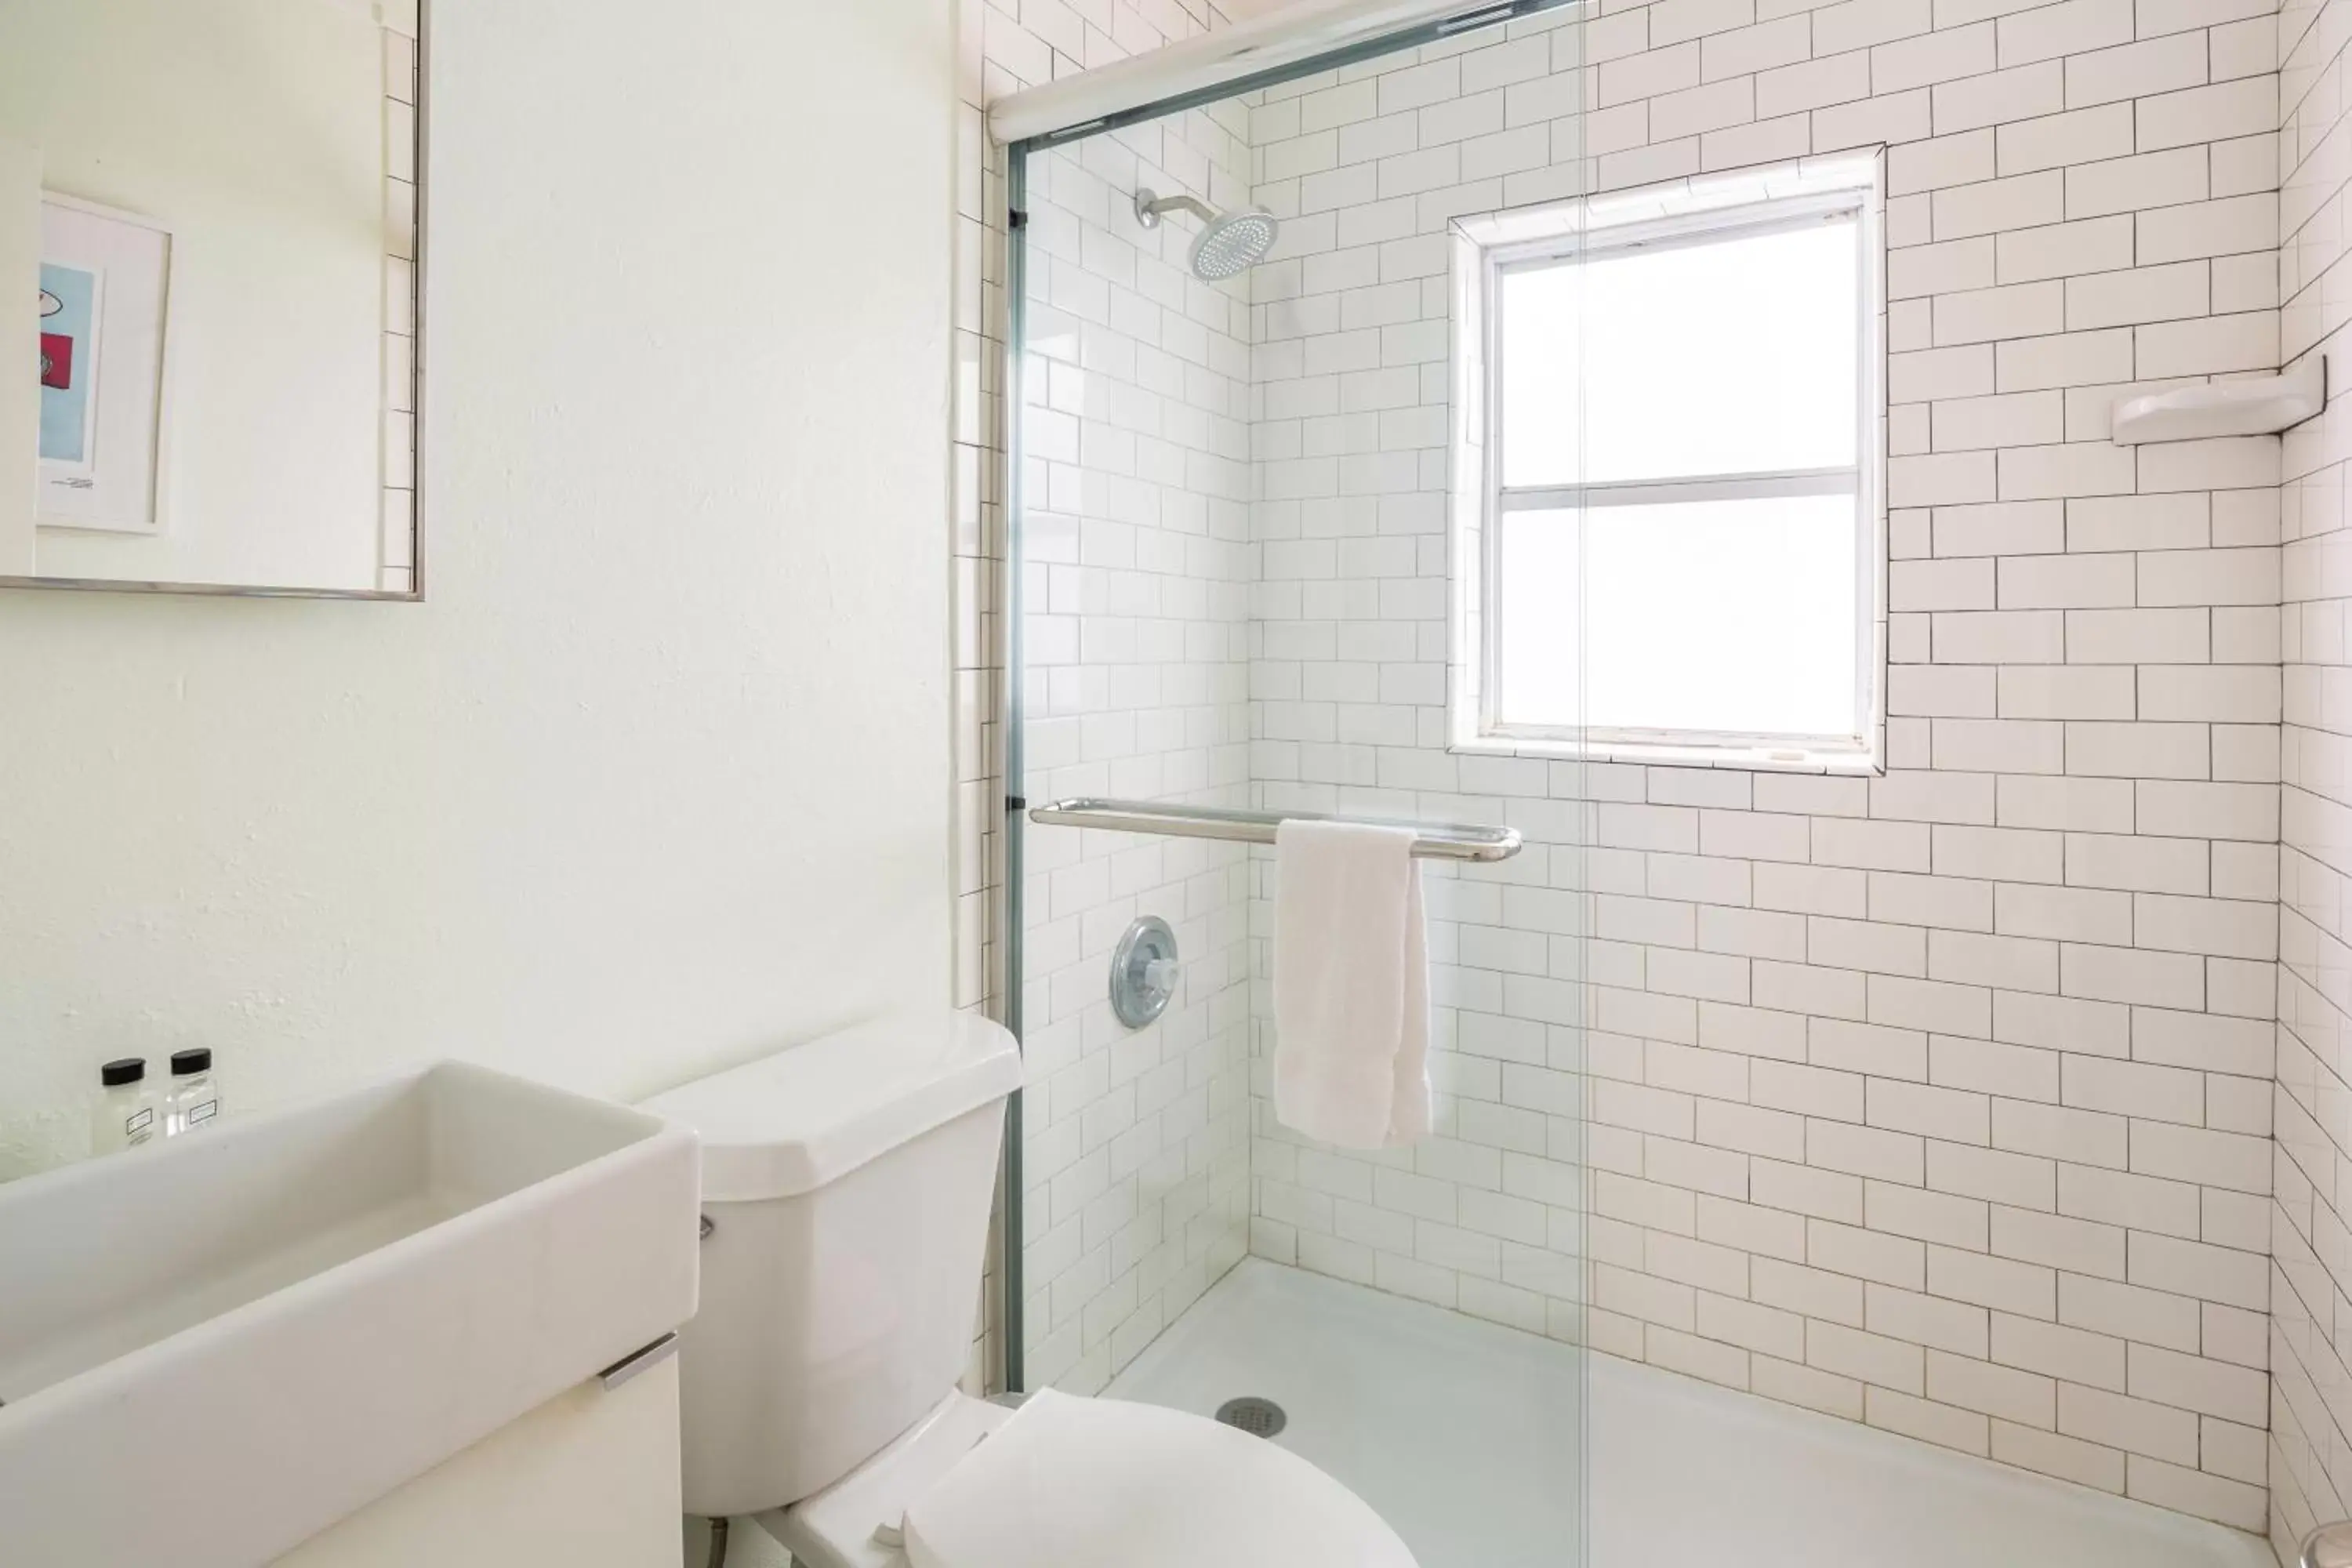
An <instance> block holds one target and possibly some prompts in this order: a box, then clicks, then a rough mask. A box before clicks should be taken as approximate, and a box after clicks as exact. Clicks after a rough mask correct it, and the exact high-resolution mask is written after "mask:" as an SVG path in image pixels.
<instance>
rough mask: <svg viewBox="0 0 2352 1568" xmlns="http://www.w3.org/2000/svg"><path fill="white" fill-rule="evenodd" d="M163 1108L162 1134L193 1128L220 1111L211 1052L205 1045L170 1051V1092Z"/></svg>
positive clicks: (207, 1120) (168, 1134)
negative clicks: (169, 1097)
mask: <svg viewBox="0 0 2352 1568" xmlns="http://www.w3.org/2000/svg"><path fill="white" fill-rule="evenodd" d="M167 1106H168V1109H167V1110H165V1112H164V1117H163V1131H164V1133H165V1135H166V1136H169V1137H177V1136H179V1134H181V1133H183V1132H194V1131H196V1130H197V1129H198V1128H200V1127H203V1126H205V1125H206V1124H207V1123H209V1122H210V1121H212V1119H213V1118H214V1117H215V1116H218V1115H219V1114H220V1088H219V1086H218V1085H217V1084H215V1083H214V1081H213V1053H212V1051H211V1049H210V1048H209V1047H204V1046H198V1047H195V1048H194V1049H193V1050H185V1051H173V1053H172V1096H171V1099H170V1100H169V1101H168V1102H167Z"/></svg>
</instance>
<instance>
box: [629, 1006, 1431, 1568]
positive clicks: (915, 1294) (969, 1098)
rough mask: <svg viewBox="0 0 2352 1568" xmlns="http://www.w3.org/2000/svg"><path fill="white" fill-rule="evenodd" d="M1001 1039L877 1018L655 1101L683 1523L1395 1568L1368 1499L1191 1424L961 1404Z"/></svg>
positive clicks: (869, 1560) (933, 1567) (1058, 1403)
mask: <svg viewBox="0 0 2352 1568" xmlns="http://www.w3.org/2000/svg"><path fill="white" fill-rule="evenodd" d="M1020 1081H1021V1062H1020V1058H1019V1056H1018V1055H1017V1053H1016V1050H1015V1047H1014V1046H1013V1039H1012V1037H1010V1036H1009V1035H1007V1034H1006V1033H1005V1032H1004V1031H1003V1029H1001V1028H999V1027H998V1026H995V1025H993V1024H991V1023H989V1022H987V1021H986V1020H984V1019H981V1018H977V1017H973V1016H971V1015H968V1014H950V1013H942V1014H938V1015H931V1016H919V1017H914V1018H896V1019H890V1020H887V1021H883V1022H879V1023H874V1024H867V1025H863V1026H859V1027H857V1028H854V1029H848V1030H845V1031H843V1032H842V1033H840V1034H836V1035H828V1036H826V1037H824V1038H823V1039H820V1040H816V1041H814V1042H812V1043H810V1044H808V1045H804V1046H799V1047H794V1048H793V1049H791V1050H787V1051H783V1052H781V1053H779V1054H778V1055H775V1056H772V1057H768V1058H762V1059H761V1060H759V1061H755V1062H751V1063H749V1064H747V1065H745V1066H743V1067H740V1068H734V1069H732V1070H731V1071H728V1072H723V1073H719V1074H718V1075H716V1076H714V1077H711V1078H707V1079H698V1080H697V1081H696V1082H693V1083H689V1084H688V1085H686V1086H684V1087H683V1088H680V1089H672V1090H671V1091H670V1092H668V1093H667V1094H664V1095H661V1096H659V1097H658V1098H656V1099H655V1100H649V1101H647V1102H646V1109H648V1110H655V1111H658V1112H660V1113H661V1114H663V1115H665V1116H667V1117H670V1118H671V1119H673V1120H675V1121H681V1122H684V1123H686V1124H687V1125H688V1126H690V1127H692V1128H694V1129H695V1130H696V1131H698V1132H699V1133H700V1134H701V1136H702V1199H703V1205H702V1206H703V1214H704V1215H705V1217H706V1218H707V1220H708V1221H709V1227H708V1233H707V1235H706V1236H705V1237H704V1240H703V1243H702V1305H701V1310H700V1311H699V1312H698V1314H697V1315H696V1317H695V1318H694V1321H692V1322H690V1323H688V1325H687V1326H686V1328H685V1330H684V1331H683V1332H682V1335H681V1339H682V1342H683V1349H682V1352H681V1362H680V1369H681V1374H682V1384H681V1394H680V1399H681V1402H682V1406H683V1409H682V1416H681V1418H682V1422H683V1429H684V1443H685V1466H686V1476H685V1480H686V1507H687V1509H688V1510H689V1511H691V1512H694V1513H700V1514H709V1515H738V1514H751V1515H754V1516H756V1517H757V1518H758V1520H759V1521H760V1523H761V1526H762V1527H763V1528H765V1529H766V1530H767V1531H769V1532H770V1533H771V1534H772V1535H774V1536H775V1537H776V1539H777V1540H779V1541H781V1542H782V1543H783V1544H784V1546H785V1547H786V1548H787V1549H788V1550H789V1551H790V1552H792V1554H793V1560H794V1562H795V1563H796V1564H799V1565H802V1568H908V1565H911V1568H1179V1565H1181V1568H1199V1565H1201V1564H1204V1563H1214V1564H1217V1565H1218V1568H1276V1565H1277V1564H1279V1565H1280V1568H1413V1560H1412V1553H1410V1552H1407V1551H1406V1550H1405V1547H1404V1543H1403V1542H1401V1541H1399V1540H1398V1539H1397V1537H1396V1535H1395V1533H1394V1532H1393V1531H1391V1530H1390V1529H1389V1528H1388V1526H1387V1525H1386V1524H1384V1523H1382V1522H1381V1519H1380V1516H1379V1515H1377V1514H1375V1513H1374V1512H1373V1511H1372V1510H1371V1509H1370V1508H1369V1507H1367V1506H1366V1505H1365V1504H1364V1502H1363V1501H1362V1500H1360V1499H1359V1498H1358V1497H1357V1496H1356V1495H1355V1494H1354V1493H1352V1492H1350V1491H1349V1490H1348V1489H1346V1488H1345V1487H1342V1486H1341V1485H1339V1482H1337V1481H1335V1480H1333V1479H1330V1478H1329V1477H1328V1476H1326V1475H1325V1474H1323V1472H1322V1471H1320V1470H1318V1469H1317V1468H1315V1467H1314V1466H1312V1465H1310V1464H1308V1463H1307V1461H1306V1460H1304V1459H1301V1458H1298V1457H1297V1455H1295V1454H1292V1453H1290V1452H1289V1451H1287V1450H1286V1449H1284V1448H1281V1447H1276V1445H1275V1444H1273V1443H1270V1442H1267V1441H1265V1440H1264V1439H1262V1438H1258V1437H1254V1436H1249V1435H1247V1434H1245V1433H1243V1432H1240V1431H1238V1430H1236V1429H1234V1428H1233V1427H1230V1426H1221V1425H1219V1424H1218V1423H1216V1422H1214V1421H1211V1420H1209V1419H1207V1418H1206V1417H1204V1416H1199V1415H1186V1414H1184V1413H1182V1412H1180V1411H1174V1410H1168V1409H1163V1408H1160V1407H1159V1406H1157V1405H1136V1404H1129V1403H1127V1402H1124V1401H1119V1400H1109V1399H1084V1398H1078V1397H1076V1396H1074V1395H1069V1394H1052V1393H1045V1394H1037V1395H1036V1396H1034V1398H1032V1399H1030V1400H1029V1401H1028V1402H1027V1403H1026V1404H1024V1405H1022V1406H1021V1407H1020V1409H1018V1410H1017V1411H1015V1410H1012V1409H1008V1408H1006V1407H1004V1406H1002V1405H992V1404H988V1403H985V1402H983V1401H981V1400H976V1399H973V1398H971V1397H970V1396H969V1395H966V1394H962V1393H960V1392H959V1391H958V1390H957V1387H956V1382H957V1378H958V1377H959V1375H960V1374H961V1373H962V1371H963V1369H964V1366H965V1363H966V1362H967V1360H968V1359H969V1357H970V1354H971V1342H972V1334H973V1324H974V1312H975V1310H976V1309H977V1307H978V1305H979V1295H980V1283H981V1271H982V1261H983V1254H984V1251H985V1247H986V1242H987V1234H988V1215H989V1207H990V1198H991V1195H992V1192H993V1189H994V1186H995V1182H996V1156H997V1149H998V1144H999V1142H1001V1139H1002V1134H1003V1125H1004V1100H1005V1097H1006V1096H1007V1095H1008V1094H1010V1093H1011V1092H1012V1091H1013V1089H1015V1088H1017V1087H1018V1086H1019V1084H1020Z"/></svg>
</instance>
